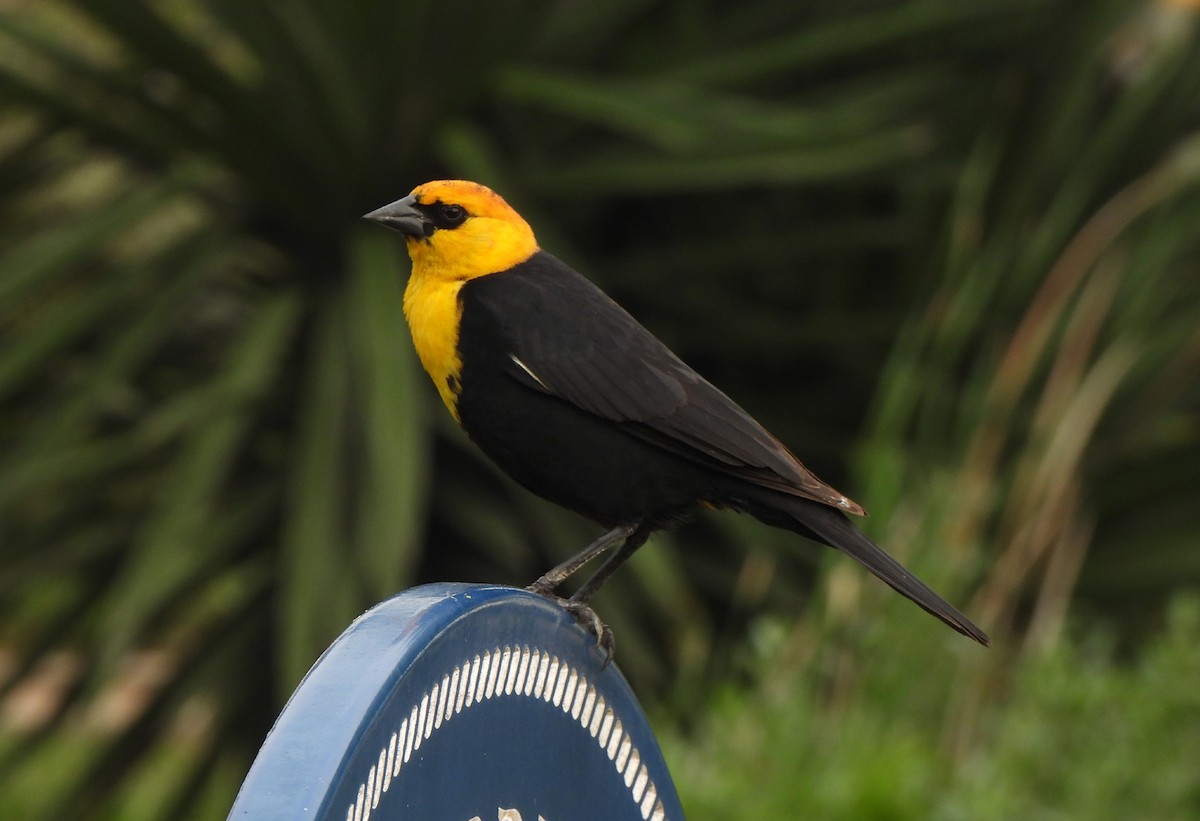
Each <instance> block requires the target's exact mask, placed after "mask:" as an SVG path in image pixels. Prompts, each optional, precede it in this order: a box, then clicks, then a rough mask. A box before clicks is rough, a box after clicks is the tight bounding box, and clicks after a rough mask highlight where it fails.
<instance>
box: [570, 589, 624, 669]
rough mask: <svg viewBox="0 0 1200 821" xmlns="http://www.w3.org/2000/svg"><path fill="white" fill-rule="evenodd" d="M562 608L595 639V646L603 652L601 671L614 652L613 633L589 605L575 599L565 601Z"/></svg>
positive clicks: (610, 660) (610, 661) (608, 662)
mask: <svg viewBox="0 0 1200 821" xmlns="http://www.w3.org/2000/svg"><path fill="white" fill-rule="evenodd" d="M563 607H564V608H566V611H567V612H568V613H570V614H571V615H572V616H574V617H575V620H576V621H577V622H579V623H580V624H582V625H583V626H584V629H586V630H587V631H588V632H589V633H591V634H592V635H593V636H595V637H596V646H597V647H599V648H600V649H601V650H603V651H604V664H602V665H601V666H600V669H601V670H603V669H604V668H605V667H607V666H608V665H610V664H612V660H613V652H614V651H615V650H616V640H615V639H614V638H613V631H612V630H610V629H609V627H608V625H607V624H605V623H604V622H603V621H601V620H600V617H599V616H598V615H596V611H595V610H593V609H592V608H591V606H590V605H588V604H586V603H584V602H581V601H576V600H575V599H567V600H566V601H565V602H563Z"/></svg>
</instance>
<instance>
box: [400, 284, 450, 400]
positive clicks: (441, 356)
mask: <svg viewBox="0 0 1200 821" xmlns="http://www.w3.org/2000/svg"><path fill="white" fill-rule="evenodd" d="M462 286H463V280H461V279H457V280H455V279H441V278H435V277H423V276H413V277H410V278H409V280H408V286H407V287H406V288H405V289H404V317H405V319H407V320H408V327H409V330H410V331H411V332H412V339H413V347H415V348H416V349H417V356H418V357H420V359H421V365H423V366H424V368H425V371H426V372H427V373H428V374H429V376H430V377H432V379H433V384H434V385H436V386H437V389H438V393H439V394H440V395H441V397H442V401H443V402H445V403H446V407H447V408H449V410H450V413H451V414H453V416H454V418H455V419H456V420H457V419H458V407H457V403H458V390H459V376H460V374H461V372H462V359H460V358H459V355H458V328H459V324H460V323H461V320H462V307H461V305H460V303H459V301H458V293H459V291H461V290H462Z"/></svg>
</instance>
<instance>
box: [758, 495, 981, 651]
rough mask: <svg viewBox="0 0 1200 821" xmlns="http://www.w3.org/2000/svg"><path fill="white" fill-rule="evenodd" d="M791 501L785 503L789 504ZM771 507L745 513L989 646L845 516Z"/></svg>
mask: <svg viewBox="0 0 1200 821" xmlns="http://www.w3.org/2000/svg"><path fill="white" fill-rule="evenodd" d="M791 501H792V500H789V502H791ZM772 507H774V508H775V509H773V510H770V511H759V510H754V509H749V510H748V511H747V512H749V513H751V514H753V515H755V516H757V517H758V518H760V519H762V520H763V521H765V522H767V523H768V524H772V525H775V526H777V527H785V528H787V529H788V530H794V531H796V532H798V533H802V534H803V535H806V536H809V537H810V538H816V539H817V540H818V541H820V542H823V543H825V544H827V545H829V546H830V547H835V548H837V549H838V550H840V551H842V552H843V553H845V554H847V555H849V556H851V557H853V558H854V559H855V560H856V561H858V563H859V564H861V565H862V566H863V567H865V568H867V570H870V571H871V573H873V574H874V575H875V576H877V577H878V578H880V579H882V580H883V581H885V582H887V584H888V585H889V586H891V588H892V589H893V590H895V591H896V592H897V593H899V594H900V595H902V596H904V597H905V598H907V599H909V600H910V601H912V602H914V603H915V604H916V605H918V606H919V607H921V608H923V609H924V610H925V611H926V612H928V613H930V614H932V615H934V616H936V617H937V618H939V619H941V620H942V621H943V622H945V623H946V624H948V625H949V626H950V627H952V628H954V629H955V630H957V631H958V632H960V633H962V634H963V635H964V636H968V637H969V638H972V639H974V640H975V641H977V642H979V643H980V644H982V645H984V646H985V647H986V646H988V645H990V644H991V639H990V638H988V635H987V633H985V632H983V631H982V630H980V629H979V628H978V627H976V626H975V625H974V624H973V623H972V622H971V620H970V619H968V618H967V617H966V616H964V615H963V614H962V613H960V612H958V610H956V609H955V608H954V607H953V606H951V605H950V604H949V603H948V602H947V601H946V600H945V599H943V598H942V597H941V596H939V595H938V594H937V593H935V592H933V590H931V589H930V588H929V586H928V585H926V584H925V583H924V582H922V581H921V580H920V579H918V578H917V577H916V576H914V575H913V574H912V573H911V572H909V570H908V569H907V568H906V567H904V565H902V564H900V562H898V561H896V560H895V559H893V558H892V557H891V556H889V555H888V554H887V553H885V552H883V550H882V549H881V548H880V547H879V546H878V545H876V544H875V543H874V542H872V541H871V540H870V539H868V538H867V537H866V536H865V535H863V533H862V532H860V531H859V530H858V528H856V527H855V526H854V525H853V524H852V523H851V522H850V520H849V519H848V518H847V517H846V516H845V514H843V513H841V512H839V511H837V510H834V509H833V508H831V507H826V506H825V505H821V504H818V503H816V502H810V501H807V500H805V499H795V500H794V503H791V504H786V505H778V507H776V506H774V505H773V506H772ZM779 507H785V510H779ZM781 514H784V515H781Z"/></svg>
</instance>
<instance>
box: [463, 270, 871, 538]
mask: <svg viewBox="0 0 1200 821" xmlns="http://www.w3.org/2000/svg"><path fill="white" fill-rule="evenodd" d="M469 287H470V289H471V291H472V297H473V299H476V300H478V301H479V302H480V303H481V304H482V305H489V306H491V309H492V310H495V311H497V312H498V313H501V314H502V315H499V316H497V317H496V322H497V324H498V325H499V326H501V327H504V328H505V329H506V330H507V332H508V333H507V334H506V336H507V343H508V345H509V346H510V351H509V354H510V356H509V362H510V373H511V375H512V376H513V377H514V378H515V379H518V380H520V381H521V382H522V383H523V384H525V385H527V386H528V387H530V388H531V389H535V390H540V391H544V392H546V393H550V394H553V395H555V396H558V397H560V398H562V399H565V400H566V401H568V402H571V403H572V404H574V405H575V406H577V407H579V408H581V409H583V410H586V411H588V412H590V413H594V414H596V415H598V416H601V417H604V418H606V419H611V420H613V421H615V422H626V423H631V424H630V429H631V430H632V431H634V432H635V433H637V434H638V435H640V436H642V438H644V439H645V440H647V441H650V442H652V443H654V444H656V445H658V446H659V447H663V448H665V449H667V450H670V451H672V452H675V453H677V454H679V455H681V456H683V457H684V458H689V459H693V460H698V461H702V462H704V463H705V464H708V465H710V466H716V467H717V468H719V469H721V470H724V471H726V472H728V473H730V474H731V475H735V476H738V477H739V478H743V479H745V480H747V481H749V482H752V483H754V484H756V485H760V486H762V487H767V488H771V489H774V490H780V491H783V492H785V493H789V494H792V495H795V496H800V497H803V498H807V499H812V500H814V501H817V502H823V503H825V504H828V505H831V506H833V507H836V508H838V509H840V510H845V511H847V512H850V513H856V514H859V515H861V514H862V513H863V510H862V508H861V507H859V506H858V505H857V504H855V503H854V502H853V501H851V500H850V499H848V498H846V497H845V496H844V495H843V494H841V493H839V492H838V491H836V490H834V489H833V488H832V487H830V486H829V485H827V484H825V483H824V482H822V481H821V480H820V479H818V478H817V477H816V476H815V475H814V474H813V473H812V472H811V471H810V470H808V468H806V467H805V466H804V465H803V464H801V463H800V461H799V460H798V459H797V458H796V457H795V456H793V455H792V453H791V452H790V451H789V450H788V449H787V448H786V447H784V446H783V444H782V443H781V442H780V441H779V440H778V439H776V438H775V437H774V436H772V435H771V434H770V433H768V432H767V431H766V430H765V429H764V428H763V427H762V425H760V424H758V422H756V421H754V419H753V418H752V417H751V416H750V415H749V414H748V413H746V412H745V411H744V410H742V409H741V408H740V407H738V405H737V404H736V403H735V402H734V401H733V400H731V399H730V398H729V397H727V396H726V395H725V394H723V393H722V392H721V391H719V390H717V389H716V388H715V387H713V385H712V384H710V383H709V382H708V381H707V380H705V379H704V378H703V377H701V376H700V375H699V374H698V373H696V372H695V371H694V370H692V369H691V368H690V367H688V366H687V365H686V364H685V363H684V362H683V361H682V360H681V359H680V358H679V357H678V356H676V355H675V354H674V353H672V352H671V350H670V349H669V348H667V346H666V345H664V344H663V343H662V342H660V341H659V340H658V339H657V338H655V337H654V335H653V334H651V333H650V332H649V331H647V330H646V329H645V328H644V327H642V326H641V325H640V324H639V323H638V322H637V320H635V319H634V318H633V317H632V316H630V315H629V314H628V313H627V312H626V311H625V310H624V309H623V308H621V307H620V306H619V305H617V303H616V302H614V301H613V300H612V299H610V298H609V297H608V296H607V295H606V294H605V293H604V292H603V291H601V290H600V289H599V288H597V287H596V286H595V285H593V284H592V283H591V282H589V281H588V280H587V279H585V278H584V277H583V276H581V275H580V274H578V273H576V272H575V271H574V270H572V269H571V268H570V267H569V266H567V265H566V264H565V263H563V262H561V261H560V260H558V259H556V258H555V257H553V256H551V255H550V254H547V253H545V252H544V251H539V252H538V253H537V254H536V255H535V256H534V257H532V258H531V259H530V260H528V261H527V262H524V263H522V264H521V265H519V266H517V267H516V268H513V269H512V270H510V271H505V272H503V273H500V274H492V275H490V276H486V277H482V278H480V279H477V280H472V281H471V282H470V283H469ZM492 289H495V290H492Z"/></svg>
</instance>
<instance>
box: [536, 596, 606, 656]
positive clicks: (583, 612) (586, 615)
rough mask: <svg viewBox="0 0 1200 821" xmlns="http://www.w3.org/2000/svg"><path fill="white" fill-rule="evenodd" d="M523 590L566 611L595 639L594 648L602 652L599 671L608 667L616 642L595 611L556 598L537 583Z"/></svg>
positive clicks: (581, 604) (574, 602)
mask: <svg viewBox="0 0 1200 821" xmlns="http://www.w3.org/2000/svg"><path fill="white" fill-rule="evenodd" d="M525 589H526V590H528V591H529V592H531V593H537V594H538V595H539V596H542V597H544V598H547V599H550V600H551V601H553V602H556V603H557V604H558V605H559V606H560V607H562V609H563V610H566V611H567V612H568V613H570V614H571V617H572V618H574V619H575V621H577V622H579V623H580V624H581V625H582V626H583V628H584V629H585V630H587V631H588V632H589V633H591V634H592V635H593V636H595V637H596V646H597V647H599V648H600V649H601V650H603V651H604V663H603V664H602V665H601V666H600V669H601V670H603V669H604V668H606V667H608V665H609V664H611V663H612V660H613V652H614V650H615V649H616V641H615V639H614V638H613V632H612V630H610V629H609V627H608V625H607V624H605V623H604V622H603V621H602V620H601V619H600V617H599V616H598V615H596V611H595V610H593V609H592V608H591V606H590V605H589V604H587V603H586V602H581V601H578V600H576V599H564V598H563V597H562V596H556V595H554V593H552V592H550V591H548V590H543V589H541V588H540V587H539V585H538V583H537V582H534V583H533V584H531V585H529V587H527V588H525Z"/></svg>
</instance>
